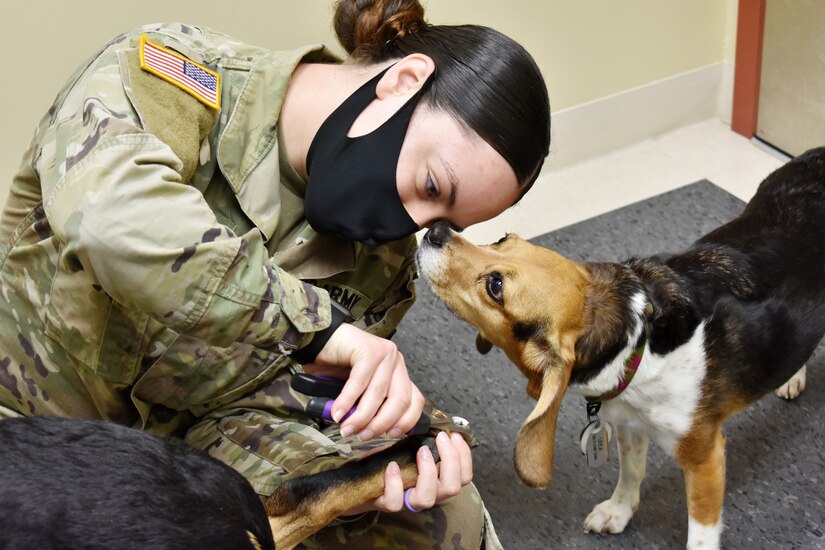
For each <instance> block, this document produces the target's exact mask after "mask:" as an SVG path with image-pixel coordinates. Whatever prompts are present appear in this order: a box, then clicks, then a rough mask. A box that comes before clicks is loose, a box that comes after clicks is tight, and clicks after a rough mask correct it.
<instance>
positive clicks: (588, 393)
mask: <svg viewBox="0 0 825 550" xmlns="http://www.w3.org/2000/svg"><path fill="white" fill-rule="evenodd" d="M418 260H419V262H418V263H419V270H420V272H421V274H422V275H423V276H424V278H425V279H426V280H427V281H428V282H429V284H430V286H431V287H432V288H433V290H434V292H435V294H436V295H437V296H438V297H439V298H440V299H441V300H442V301H443V302H444V303H445V304H446V305H447V307H448V308H449V309H450V310H452V311H453V312H454V313H455V314H456V315H457V316H458V317H460V318H461V319H463V320H465V321H467V322H469V323H470V324H472V325H474V326H475V327H476V328H477V329H478V331H479V337H478V339H477V346H478V348H479V350H480V351H482V352H484V351H486V350H489V349H490V344H491V343H492V344H494V345H496V346H498V347H500V348H502V349H503V350H504V352H505V353H506V354H507V356H508V357H509V358H510V360H512V361H513V362H514V363H515V364H516V365H517V366H518V367H519V369H520V370H521V372H522V373H523V374H524V375H525V376H526V377H527V379H528V384H527V393H528V394H529V395H530V396H531V397H533V398H534V399H537V404H536V406H535V408H534V410H533V411H532V413H531V414H530V415H529V416H528V418H527V419H526V421H525V422H524V424H523V425H522V427H521V429H520V430H519V433H518V438H517V442H516V448H515V453H514V461H515V466H516V470H517V472H518V474H519V476H520V477H521V479H522V480H523V481H524V482H525V483H526V484H528V485H530V486H536V487H541V486H546V485H547V484H548V483H550V479H551V474H552V466H553V464H552V463H553V440H554V433H555V424H556V417H557V413H558V410H559V406H560V404H561V398H562V395H563V394H564V392H565V391H566V390H570V391H572V392H574V393H577V394H580V395H584V396H585V397H587V398H588V400H589V401H591V402H594V403H595V402H598V403H601V411H600V415H601V418H602V419H607V420H609V421H610V422H612V423H614V424H615V426H616V431H617V435H618V437H617V440H618V446H619V451H620V452H619V454H620V463H621V464H620V474H619V481H618V485H617V487H616V489H615V491H614V493H613V496H612V497H611V498H610V499H609V500H607V501H605V502H602V503H601V504H599V505H597V506H596V507H595V508H594V509H593V511H592V512H591V514H590V515H589V516H588V517H587V519H586V520H585V523H584V526H585V529H586V530H588V531H596V532H612V533H618V532H621V531H622V530H623V529H624V527H625V526H626V524H627V522H628V521H629V520H630V518H631V516H632V515H633V513H634V511H635V510H636V508H637V506H638V504H639V487H640V484H641V481H642V478H643V476H644V473H645V461H646V455H647V445H648V441H649V439H652V440H653V441H655V442H656V443H658V444H659V445H661V446H662V447H663V448H664V449H665V450H666V451H667V452H669V453H670V454H671V455H672V456H673V457H674V458H675V459H676V462H677V463H678V464H679V466H680V467H681V468H682V469H683V471H684V475H685V486H686V490H687V500H688V514H689V527H688V544H687V545H688V547H689V548H705V549H712V548H718V546H719V544H720V534H721V530H722V521H721V514H722V501H723V495H724V484H725V455H724V445H725V442H724V437H723V436H722V431H721V430H722V425H723V423H724V422H725V420H726V419H727V418H728V417H730V416H731V415H733V414H735V413H736V412H738V411H740V410H742V409H743V408H744V407H746V406H747V405H749V404H750V403H753V402H754V401H756V400H757V399H759V398H760V397H761V396H762V395H764V394H766V393H768V392H769V391H771V390H775V389H776V388H778V387H780V386H783V387H782V388H780V391H779V392H778V393H780V395H783V396H785V397H788V398H792V397H795V396H796V395H797V394H798V393H799V392H800V391H801V390H802V388H803V387H804V378H805V370H804V369H805V367H804V363H805V361H806V360H807V359H808V358H809V356H810V355H811V353H812V352H813V350H814V348H815V347H816V346H817V344H818V343H819V341H820V340H821V338H822V337H823V334H825V149H816V150H811V151H809V152H807V153H805V154H804V155H801V156H800V157H798V158H797V159H795V160H793V161H791V162H789V163H788V164H786V165H785V166H783V167H781V168H779V169H778V170H776V171H775V172H774V173H773V174H771V175H770V176H769V177H768V178H766V180H765V181H764V182H763V183H762V184H761V185H760V187H759V190H758V192H757V193H756V195H755V196H754V197H753V199H752V200H751V201H750V203H749V204H748V205H747V207H746V208H745V210H744V211H743V213H742V214H741V215H740V216H739V217H737V218H736V219H734V220H733V221H731V222H730V223H727V224H725V225H723V226H722V227H719V228H718V229H716V230H715V231H713V232H711V233H709V234H708V235H706V236H704V237H702V238H701V239H699V240H698V241H697V242H696V243H694V244H693V245H692V246H691V247H690V248H688V249H687V250H685V251H683V252H681V253H678V254H674V255H667V256H665V255H663V256H656V257H651V258H641V259H631V260H628V261H626V262H624V263H621V264H618V263H592V262H584V263H578V262H573V261H570V260H568V259H566V258H564V257H562V256H560V255H559V254H556V253H555V252H552V251H550V250H547V249H545V248H541V247H537V246H534V245H532V244H530V243H528V242H526V241H524V240H521V239H519V238H518V237H516V236H513V235H508V236H507V237H505V238H504V239H502V240H500V241H499V242H497V243H495V244H492V245H489V246H484V247H476V246H473V245H472V244H470V243H468V242H467V241H466V240H464V239H462V238H461V237H459V236H457V235H454V234H452V233H451V232H450V230H449V229H448V228H447V227H446V226H444V225H441V224H439V225H437V226H435V227H433V228H432V229H431V230H430V231H429V232H428V233H427V234H426V236H425V238H424V241H423V243H422V247H421V249H420V251H419V257H418ZM783 384H784V385H783Z"/></svg>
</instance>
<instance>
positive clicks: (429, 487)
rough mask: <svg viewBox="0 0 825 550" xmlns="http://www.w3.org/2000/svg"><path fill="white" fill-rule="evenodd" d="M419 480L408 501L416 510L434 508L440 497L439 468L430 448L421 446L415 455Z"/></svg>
mask: <svg viewBox="0 0 825 550" xmlns="http://www.w3.org/2000/svg"><path fill="white" fill-rule="evenodd" d="M415 463H416V465H417V466H418V481H416V483H415V487H414V488H413V489H412V490H411V491H410V493H409V495H408V496H407V502H409V503H410V506H412V507H413V508H415V509H416V510H425V509H427V508H432V507H433V506H434V505H435V503H436V499H437V498H438V483H439V480H438V468H436V465H435V459H434V458H433V454H432V453H431V452H430V449H429V448H427V447H421V448H420V449H418V452H417V453H416V455H415Z"/></svg>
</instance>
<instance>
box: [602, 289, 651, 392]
mask: <svg viewBox="0 0 825 550" xmlns="http://www.w3.org/2000/svg"><path fill="white" fill-rule="evenodd" d="M652 319H653V304H650V303H648V304H647V305H646V306H645V318H644V333H643V335H642V338H641V339H640V341H639V344H638V345H637V346H636V349H634V350H633V353H631V354H630V356H629V357H628V358H627V359H625V361H624V373H623V374H622V379H621V380H620V381H619V385H618V386H616V387H615V388H614V389H613V390H611V391H609V392H607V393H603V394H601V395H600V396H598V397H587V398H586V399H587V402H588V403H596V402H598V403H601V402H602V401H609V400H610V399H613V398H614V397H616V396H617V395H619V394H620V393H622V392H623V391H624V390H625V389H626V388H627V387H628V386H629V385H630V382H631V381H633V377H634V376H636V371H637V370H639V365H640V364H641V363H642V357H644V354H645V347H646V346H647V340H648V338H650V322H651V321H652Z"/></svg>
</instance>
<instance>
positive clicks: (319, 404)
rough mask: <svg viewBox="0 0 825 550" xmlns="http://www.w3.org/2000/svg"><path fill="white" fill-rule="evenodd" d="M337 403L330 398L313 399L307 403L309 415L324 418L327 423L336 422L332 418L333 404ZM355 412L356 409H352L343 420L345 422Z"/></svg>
mask: <svg viewBox="0 0 825 550" xmlns="http://www.w3.org/2000/svg"><path fill="white" fill-rule="evenodd" d="M334 402H335V400H334V399H331V398H329V397H313V398H312V399H310V400H309V403H307V409H306V410H307V414H308V415H310V416H314V417H316V418H323V419H324V420H326V421H327V422H335V420H334V419H333V418H332V404H333V403H334ZM354 412H355V407H353V408H351V409H350V410H349V412H348V413H347V414H345V415H344V418H342V419H341V421H342V422H343V421H344V420H346V419H347V418H349V416H350V415H351V414H352V413H354Z"/></svg>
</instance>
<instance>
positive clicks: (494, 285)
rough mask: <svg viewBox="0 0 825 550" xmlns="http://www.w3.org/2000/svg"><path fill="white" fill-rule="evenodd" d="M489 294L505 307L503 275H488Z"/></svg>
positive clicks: (494, 273) (495, 273)
mask: <svg viewBox="0 0 825 550" xmlns="http://www.w3.org/2000/svg"><path fill="white" fill-rule="evenodd" d="M487 294H489V295H490V298H492V299H493V300H495V301H496V302H497V303H498V304H500V305H504V280H503V279H502V278H501V273H497V272H493V273H490V274H489V275H487Z"/></svg>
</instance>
